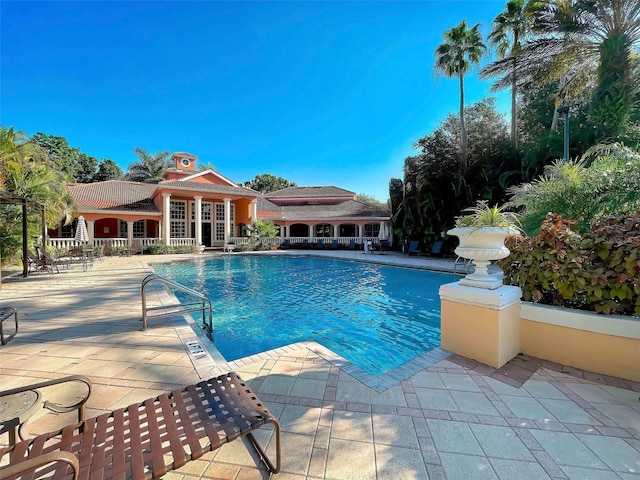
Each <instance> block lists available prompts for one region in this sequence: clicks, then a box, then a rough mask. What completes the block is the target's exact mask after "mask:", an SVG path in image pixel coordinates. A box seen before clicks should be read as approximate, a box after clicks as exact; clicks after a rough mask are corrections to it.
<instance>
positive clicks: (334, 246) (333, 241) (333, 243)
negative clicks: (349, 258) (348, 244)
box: [331, 238, 338, 250]
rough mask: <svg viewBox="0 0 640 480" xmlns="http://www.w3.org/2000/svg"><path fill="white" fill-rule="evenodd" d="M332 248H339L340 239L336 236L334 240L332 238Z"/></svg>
mask: <svg viewBox="0 0 640 480" xmlns="http://www.w3.org/2000/svg"><path fill="white" fill-rule="evenodd" d="M331 249H332V250H337V249H338V240H336V239H335V238H334V239H333V240H331Z"/></svg>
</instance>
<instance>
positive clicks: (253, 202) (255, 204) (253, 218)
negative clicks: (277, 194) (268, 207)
mask: <svg viewBox="0 0 640 480" xmlns="http://www.w3.org/2000/svg"><path fill="white" fill-rule="evenodd" d="M257 219H258V200H251V219H250V220H251V221H252V222H254V221H256V220H257Z"/></svg>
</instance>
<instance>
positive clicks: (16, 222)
mask: <svg viewBox="0 0 640 480" xmlns="http://www.w3.org/2000/svg"><path fill="white" fill-rule="evenodd" d="M67 183H68V177H67V176H66V175H65V174H64V172H62V171H60V170H59V169H58V168H57V165H56V164H55V163H54V162H53V161H52V160H51V158H50V157H49V155H48V153H47V152H46V151H45V150H44V149H43V148H41V147H40V146H39V145H37V144H35V143H34V142H30V141H28V140H27V139H26V137H25V136H24V134H22V133H21V132H15V131H14V129H13V128H9V129H4V128H2V127H0V184H1V185H0V186H1V187H2V189H3V190H5V191H7V192H10V193H13V194H15V195H18V196H21V197H25V198H27V199H29V200H32V201H34V202H37V203H39V204H40V205H43V206H44V208H45V218H46V222H47V225H49V226H50V227H53V226H56V225H58V224H59V223H60V219H61V218H66V219H67V220H69V219H70V213H71V209H72V207H73V199H72V198H71V196H70V195H69V191H68V188H67ZM0 211H1V212H2V214H0V237H2V238H3V242H2V249H3V252H2V256H3V257H6V256H9V257H11V256H14V255H16V254H17V251H18V246H19V245H20V241H18V240H16V239H17V238H19V237H20V236H21V230H22V225H21V221H20V217H21V213H20V211H19V208H18V206H15V205H2V206H0ZM27 223H28V229H29V232H30V236H37V235H39V233H40V232H39V226H40V216H39V215H38V214H37V212H36V213H33V212H31V213H30V214H29V215H28V218H27Z"/></svg>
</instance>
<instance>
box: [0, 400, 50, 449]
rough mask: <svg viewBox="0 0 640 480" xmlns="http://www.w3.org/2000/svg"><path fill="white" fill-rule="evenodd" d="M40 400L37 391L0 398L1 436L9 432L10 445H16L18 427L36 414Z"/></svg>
mask: <svg viewBox="0 0 640 480" xmlns="http://www.w3.org/2000/svg"><path fill="white" fill-rule="evenodd" d="M38 400H40V393H38V392H37V391H35V390H29V391H27V392H22V393H17V394H15V395H8V396H6V397H0V434H3V433H5V432H9V445H13V444H15V443H16V439H17V433H18V427H20V425H22V424H23V423H24V422H26V421H27V420H28V419H29V418H30V417H31V415H33V414H34V412H35V411H36V408H35V407H36V406H37V405H38Z"/></svg>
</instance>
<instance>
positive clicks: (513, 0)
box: [480, 0, 533, 147]
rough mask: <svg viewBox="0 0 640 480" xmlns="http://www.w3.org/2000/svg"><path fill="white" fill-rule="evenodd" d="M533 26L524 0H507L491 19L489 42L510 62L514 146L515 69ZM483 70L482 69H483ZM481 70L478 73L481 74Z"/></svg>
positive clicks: (512, 140) (514, 141) (531, 16)
mask: <svg viewBox="0 0 640 480" xmlns="http://www.w3.org/2000/svg"><path fill="white" fill-rule="evenodd" d="M532 26H533V11H532V9H531V8H529V7H528V4H527V3H526V2H525V0H509V1H508V2H507V4H506V6H505V10H504V11H503V12H502V13H500V14H499V15H498V16H497V17H496V18H495V19H494V20H493V28H492V30H491V33H490V34H489V40H490V41H491V44H492V45H493V46H495V47H496V49H497V51H498V56H499V57H500V58H506V57H509V58H510V60H511V63H512V68H511V72H509V74H508V76H509V77H510V79H511V143H512V144H513V146H514V147H515V145H516V141H517V113H518V112H517V108H516V97H517V83H516V78H517V77H516V71H517V66H518V59H519V56H520V48H521V46H522V42H523V41H524V40H525V39H526V37H527V35H529V33H530V31H531V28H532ZM483 71H484V70H483ZM483 71H481V72H480V75H481V76H483V73H482V72H483ZM501 85H502V84H501V83H497V84H495V85H494V88H493V90H496V89H500V87H501Z"/></svg>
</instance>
